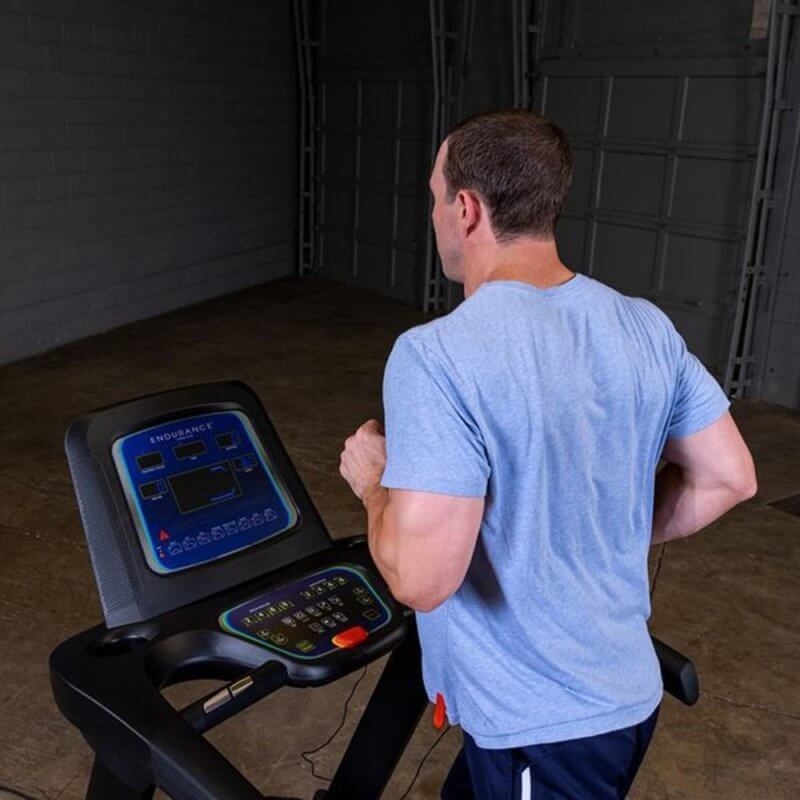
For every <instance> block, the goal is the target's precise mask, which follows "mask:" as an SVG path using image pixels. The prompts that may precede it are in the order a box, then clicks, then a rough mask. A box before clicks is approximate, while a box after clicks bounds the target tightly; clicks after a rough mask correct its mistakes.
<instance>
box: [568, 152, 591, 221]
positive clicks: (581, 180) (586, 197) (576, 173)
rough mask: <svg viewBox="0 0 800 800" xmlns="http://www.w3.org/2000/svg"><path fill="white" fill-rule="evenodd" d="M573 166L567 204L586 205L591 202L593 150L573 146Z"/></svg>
mask: <svg viewBox="0 0 800 800" xmlns="http://www.w3.org/2000/svg"><path fill="white" fill-rule="evenodd" d="M573 155H574V158H575V167H574V170H573V173H572V186H571V187H570V190H569V198H568V206H573V207H574V206H588V205H590V203H591V202H592V181H593V173H594V159H595V153H594V150H588V149H584V148H578V147H576V148H574V150H573Z"/></svg>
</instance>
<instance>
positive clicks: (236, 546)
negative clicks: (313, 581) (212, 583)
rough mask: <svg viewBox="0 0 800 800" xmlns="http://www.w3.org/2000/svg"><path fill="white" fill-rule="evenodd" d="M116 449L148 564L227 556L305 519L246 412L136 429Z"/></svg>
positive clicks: (156, 566)
mask: <svg viewBox="0 0 800 800" xmlns="http://www.w3.org/2000/svg"><path fill="white" fill-rule="evenodd" d="M111 452H112V456H113V459H114V464H115V466H116V468H117V472H118V474H119V478H120V481H121V482H122V486H123V489H124V492H125V497H126V499H127V501H128V505H129V508H130V512H131V515H132V517H133V520H134V523H135V526H136V530H137V533H138V535H139V541H140V543H141V546H142V550H143V552H144V554H145V557H146V559H147V563H148V565H149V566H150V568H151V569H153V570H154V571H155V572H158V573H160V574H168V573H172V572H177V571H179V570H184V569H189V568H190V567H196V566H198V565H199V564H205V563H207V562H209V561H214V560H216V559H219V558H224V557H225V556H228V555H230V554H231V553H235V552H237V551H239V550H243V549H244V548H247V547H251V546H252V545H254V544H258V543H259V542H263V541H264V540H266V539H270V538H272V537H274V536H279V535H280V534H282V533H284V532H286V531H288V530H290V529H291V528H293V527H294V526H295V524H296V523H297V520H298V512H297V509H296V507H295V505H294V502H293V501H292V499H291V497H289V494H288V492H287V490H286V488H285V487H284V485H283V483H282V481H281V479H280V476H279V475H278V474H277V472H276V471H275V470H274V469H273V467H272V465H271V464H270V460H269V456H268V454H267V453H266V452H265V450H264V447H263V445H262V444H261V441H260V439H259V437H258V436H257V434H256V432H255V430H254V429H253V426H252V424H251V423H250V420H249V419H248V418H247V416H246V415H245V414H244V413H242V412H240V411H219V412H214V413H208V414H198V415H195V416H190V417H184V418H182V419H179V420H173V421H171V422H168V423H164V424H161V425H157V426H154V427H151V428H147V429H145V430H140V431H136V432H135V433H131V434H129V435H127V436H123V437H122V438H120V439H117V440H116V441H115V442H114V444H113V445H112V451H111Z"/></svg>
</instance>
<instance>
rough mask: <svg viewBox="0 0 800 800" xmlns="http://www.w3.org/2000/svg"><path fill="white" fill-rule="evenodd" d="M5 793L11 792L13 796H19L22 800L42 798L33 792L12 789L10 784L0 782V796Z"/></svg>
mask: <svg viewBox="0 0 800 800" xmlns="http://www.w3.org/2000/svg"><path fill="white" fill-rule="evenodd" d="M4 794H9V795H12V796H13V797H19V798H20V800H40V798H38V797H34V796H33V795H31V794H25V792H23V791H20V790H19V789H12V788H11V787H10V786H4V785H3V784H0V796H2V795H4Z"/></svg>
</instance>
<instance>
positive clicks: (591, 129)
mask: <svg viewBox="0 0 800 800" xmlns="http://www.w3.org/2000/svg"><path fill="white" fill-rule="evenodd" d="M602 90H603V81H602V79H601V78H592V77H587V78H561V77H555V78H550V80H549V85H548V91H547V108H546V114H547V116H549V117H551V118H552V119H554V120H556V121H557V122H558V124H559V125H561V127H562V128H564V130H565V131H566V132H567V133H568V134H569V135H570V136H593V135H595V133H596V132H597V124H598V120H599V118H600V105H601V99H602Z"/></svg>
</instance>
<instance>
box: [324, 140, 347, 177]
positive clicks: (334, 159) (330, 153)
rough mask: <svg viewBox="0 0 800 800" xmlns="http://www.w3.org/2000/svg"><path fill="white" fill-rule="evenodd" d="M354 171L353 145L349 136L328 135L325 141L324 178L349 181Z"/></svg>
mask: <svg viewBox="0 0 800 800" xmlns="http://www.w3.org/2000/svg"><path fill="white" fill-rule="evenodd" d="M354 169H355V143H354V141H353V138H352V137H351V136H342V135H340V134H333V133H331V134H328V136H327V137H326V139H325V174H324V175H323V180H325V178H343V179H345V180H351V179H352V177H353V170H354Z"/></svg>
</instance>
